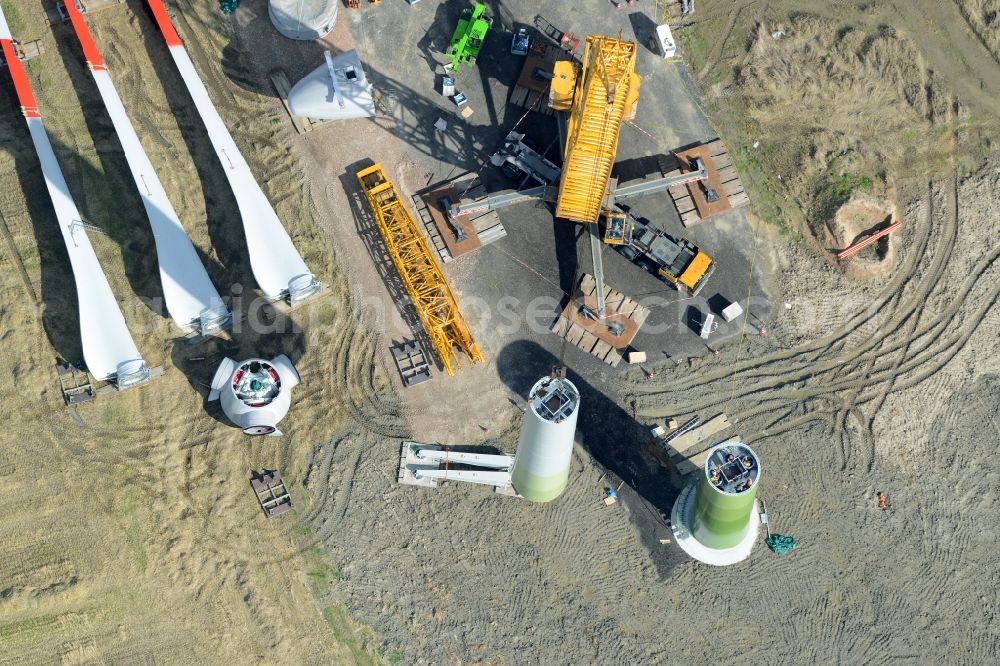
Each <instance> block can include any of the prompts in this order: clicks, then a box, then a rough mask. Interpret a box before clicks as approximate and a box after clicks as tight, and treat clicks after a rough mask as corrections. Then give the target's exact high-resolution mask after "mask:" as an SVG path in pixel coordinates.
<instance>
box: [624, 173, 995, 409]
mask: <svg viewBox="0 0 1000 666" xmlns="http://www.w3.org/2000/svg"><path fill="white" fill-rule="evenodd" d="M956 189H957V183H956V182H952V187H951V190H952V191H953V192H955V191H956ZM956 196H957V195H956ZM956 201H957V199H956ZM951 209H952V210H950V211H949V213H950V215H949V216H948V219H947V223H946V224H944V225H942V226H943V232H942V235H941V241H939V244H938V245H939V247H938V250H937V251H936V252H935V253H934V255H933V258H932V260H931V264H930V267H929V268H928V269H927V271H926V272H924V274H923V276H922V279H921V281H920V283H919V284H918V286H917V291H916V294H914V295H912V296H911V297H909V298H908V299H907V301H906V303H907V305H906V306H905V307H903V308H900V309H898V310H897V311H896V312H893V313H892V314H891V316H890V320H889V322H888V323H887V324H886V325H883V326H880V327H878V329H877V331H876V333H875V334H874V335H872V336H870V338H869V340H868V341H866V342H865V343H863V344H861V345H859V346H857V347H856V348H855V349H854V350H852V351H851V352H850V353H847V354H843V355H841V356H839V357H835V358H832V359H828V360H826V361H823V362H821V363H819V364H817V365H814V366H812V367H808V366H807V367H804V368H803V369H801V370H792V371H789V370H788V368H786V367H783V366H781V365H778V364H775V363H774V362H773V361H772V362H771V363H770V364H768V366H765V367H763V368H761V369H760V370H759V371H758V372H757V373H755V375H754V376H753V377H745V378H743V379H744V386H742V387H741V388H740V389H738V390H736V391H735V392H734V393H733V394H732V395H734V396H735V397H738V398H748V397H750V396H753V395H756V394H759V393H763V392H768V393H772V398H777V399H778V400H779V402H780V397H781V396H780V394H779V396H773V391H774V390H775V389H780V388H782V387H786V386H789V385H794V384H795V383H797V382H806V381H807V380H809V379H811V378H815V377H816V376H817V375H822V374H825V373H828V372H830V371H834V373H835V374H836V372H837V371H842V370H843V368H844V367H845V365H848V364H851V363H854V362H856V361H858V360H864V359H865V358H867V356H866V355H868V354H872V353H875V354H876V355H877V356H882V355H884V354H885V353H886V352H887V351H893V350H900V349H906V348H908V347H909V346H910V345H912V344H913V342H914V340H915V339H916V338H918V337H921V336H923V335H926V334H928V333H933V332H935V328H937V327H946V326H947V325H948V324H949V323H950V321H951V320H952V319H953V318H954V317H955V316H956V314H957V312H958V310H959V308H960V306H961V303H962V299H961V298H956V299H954V300H953V301H952V306H951V307H949V308H946V309H945V310H944V311H942V312H941V313H939V314H938V315H937V316H936V317H935V318H934V319H933V320H932V321H931V322H930V323H929V324H928V325H926V326H925V327H921V329H919V330H918V335H916V336H905V337H904V339H903V340H896V341H893V342H892V343H890V344H888V345H887V344H886V340H890V339H892V336H893V334H895V333H898V332H899V330H900V327H901V326H903V325H904V324H905V323H906V322H907V321H908V320H911V318H912V320H913V321H916V318H917V317H919V314H920V313H921V312H922V308H923V304H924V303H926V300H927V296H928V294H929V293H931V292H932V291H934V290H935V289H936V288H938V287H940V286H941V285H942V283H943V281H942V275H943V272H944V269H945V266H946V262H947V259H948V258H949V257H950V256H951V253H952V251H953V249H954V243H955V239H956V237H957V205H953V206H952V207H951ZM991 261H992V258H990V257H988V258H986V259H984V260H983V262H980V267H981V266H982V265H983V264H984V263H986V262H991ZM977 268H979V267H977ZM981 276H982V272H981V271H979V272H976V273H974V274H973V275H971V276H970V277H969V279H967V280H966V283H965V285H964V286H963V287H962V288H961V289H960V296H964V295H965V292H966V291H967V290H969V289H971V288H972V287H973V286H974V285H975V283H976V282H977V281H978V280H979V279H980V278H981ZM988 307H989V306H986V307H985V308H984V309H988ZM977 325H978V321H977V320H976V319H975V318H972V319H971V323H970V324H969V325H968V326H967V329H968V330H967V331H966V332H967V333H968V335H971V333H972V330H973V329H974V328H975V327H976V326H977ZM964 337H966V338H967V337H968V336H964ZM928 344H930V343H928ZM880 346H881V347H886V346H887V347H888V348H887V349H885V350H884V351H880V350H879V349H878V348H879V347H880ZM920 351H922V349H918V352H920ZM956 351H957V350H956ZM933 353H940V350H938V351H937V352H933ZM928 359H929V356H928V355H927V354H920V353H917V354H915V355H914V358H913V359H912V360H911V361H910V362H909V363H908V364H903V363H902V360H898V361H897V362H894V363H893V364H892V366H891V367H890V370H889V372H890V373H892V372H905V371H906V370H907V369H909V368H911V367H914V366H915V365H918V364H921V363H925V362H926V361H927V360H928ZM892 368H895V370H894V371H893V370H892ZM857 374H858V373H857V372H852V373H850V374H849V375H848V377H850V378H849V379H847V380H842V381H840V382H836V381H835V382H833V383H832V384H831V387H830V391H833V390H837V391H843V390H849V391H850V390H853V391H858V392H860V390H861V389H862V387H865V386H867V385H869V384H870V383H872V382H876V381H879V380H883V379H885V377H884V375H885V374H886V370H885V368H884V367H883V366H878V365H877V364H876V365H875V366H874V367H873V372H872V373H869V378H868V380H867V381H866V379H865V378H864V377H857ZM717 376H718V373H717ZM890 376H891V375H890ZM762 377H764V378H767V379H766V380H765V381H761V378H762ZM750 379H756V380H757V381H753V382H750V381H748V380H750ZM716 381H717V380H716ZM712 383H714V382H713V381H712V380H710V379H709V380H705V381H703V382H701V384H702V385H707V384H712ZM830 391H826V390H824V389H811V390H810V389H805V390H803V389H801V388H800V389H798V390H797V391H796V392H795V393H794V394H792V395H786V396H785V399H789V398H794V399H803V398H806V397H818V396H820V395H823V394H824V393H829V392H830ZM653 396H656V397H659V394H647V395H645V396H641V397H640V398H639V399H638V401H637V408H638V409H637V411H638V413H639V414H641V415H644V416H653V415H656V416H660V415H662V413H676V411H677V410H676V409H675V407H676V406H675V405H667V406H662V403H660V405H659V406H657V407H651V405H656V404H657V402H658V400H657V399H656V397H653ZM726 396H727V393H726V392H725V391H719V392H716V393H715V394H713V395H710V396H709V397H707V398H705V399H704V400H703V401H701V402H695V403H694V404H692V405H689V407H690V409H689V410H688V411H691V412H697V411H701V410H704V409H707V408H710V407H717V406H718V405H720V404H722V402H723V401H724V400H726V399H727V398H726ZM851 407H852V405H850V404H848V405H845V408H846V409H847V410H850V408H851ZM756 411H757V412H760V411H762V410H761V409H760V408H758V409H757V410H756ZM654 412H661V413H654Z"/></svg>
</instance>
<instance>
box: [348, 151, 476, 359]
mask: <svg viewBox="0 0 1000 666" xmlns="http://www.w3.org/2000/svg"><path fill="white" fill-rule="evenodd" d="M358 182H360V183H361V189H362V191H363V192H364V193H365V197H366V198H367V199H368V203H369V205H371V208H372V213H374V215H375V222H376V223H377V224H378V229H379V232H381V234H382V239H383V240H384V241H385V246H386V249H387V250H388V251H389V256H390V257H392V263H393V265H395V267H396V270H397V271H398V272H399V277H400V279H402V281H403V286H405V287H406V292H407V293H408V294H409V295H410V300H412V301H413V306H414V307H415V308H416V310H417V314H418V315H419V316H420V320H421V321H422V322H423V324H424V329H425V330H426V331H427V336H428V337H429V338H430V341H431V344H432V345H434V350H435V351H436V352H437V355H438V358H440V359H441V363H442V364H443V365H444V369H445V371H447V373H448V374H449V375H454V374H455V368H456V367H462V364H461V362H460V361H459V355H460V352H464V353H465V355H466V356H467V357H468V358H469V359H470V360H471V361H472V362H474V363H475V362H479V363H482V361H483V355H482V352H480V351H479V347H477V346H476V343H475V341H474V340H473V339H472V334H471V333H470V332H469V327H468V325H467V324H466V323H465V319H463V318H462V313H461V312H459V311H458V303H457V302H456V301H455V296H454V294H452V293H451V288H450V287H448V283H447V282H446V281H445V279H444V274H443V273H442V272H441V268H440V266H438V263H437V260H435V259H434V255H433V254H432V253H431V249H430V246H429V245H428V244H427V239H426V238H425V237H424V235H423V234H422V233H421V232H420V227H419V226H418V225H417V223H416V221H415V220H414V219H413V216H412V215H410V211H409V210H408V209H407V208H406V206H405V205H404V204H403V200H402V199H401V198H400V197H399V193H398V192H396V187H395V186H394V185H393V184H392V181H391V180H389V178H388V176H386V175H385V171H384V170H383V169H382V165H381V164H376V165H375V166H372V167H369V168H367V169H362V170H361V171H359V172H358Z"/></svg>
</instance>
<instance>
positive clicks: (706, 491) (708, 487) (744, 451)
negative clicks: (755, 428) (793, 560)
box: [691, 443, 760, 550]
mask: <svg viewBox="0 0 1000 666" xmlns="http://www.w3.org/2000/svg"><path fill="white" fill-rule="evenodd" d="M759 478H760V464H759V462H758V460H757V456H756V454H754V452H753V451H752V450H751V449H750V447H749V446H747V445H746V444H738V443H734V444H732V445H725V444H723V445H720V446H718V447H716V448H715V449H713V450H712V452H711V454H710V455H709V457H708V460H707V461H706V463H705V469H704V471H703V473H702V474H701V476H700V479H699V481H698V488H697V490H696V499H695V507H694V515H693V516H692V519H691V533H692V535H694V538H695V539H697V540H698V541H699V542H700V543H701V544H703V545H705V546H707V547H709V548H714V549H719V550H721V549H725V548H733V547H734V546H736V545H738V544H739V543H740V542H741V541H742V540H743V538H744V537H745V536H746V534H747V530H749V529H750V521H751V517H752V515H753V503H754V499H755V498H756V497H757V481H758V479H759Z"/></svg>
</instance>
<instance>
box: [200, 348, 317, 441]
mask: <svg viewBox="0 0 1000 666" xmlns="http://www.w3.org/2000/svg"><path fill="white" fill-rule="evenodd" d="M299 382H300V379H299V373H298V372H297V371H296V370H295V366H294V365H292V361H291V359H289V358H288V357H287V356H285V355H284V354H282V355H281V356H275V357H274V358H272V359H271V360H270V361H265V360H264V359H261V358H251V359H247V360H245V361H240V362H238V363H237V362H236V361H234V360H233V359H231V358H226V359H223V361H222V363H221V364H219V369H218V370H216V371H215V377H213V378H212V390H211V391H210V392H209V394H208V401H209V402H212V401H215V400H218V401H219V402H220V403H221V404H222V411H223V412H225V414H226V417H228V418H229V420H230V421H232V422H233V423H234V424H236V426H237V427H239V428H240V429H242V430H243V432H244V434H247V435H270V436H272V437H277V436H280V435H281V431H280V430H278V422H279V421H281V419H283V418H284V417H285V414H287V413H288V409H289V407H291V405H292V388H293V387H295V386H298V384H299Z"/></svg>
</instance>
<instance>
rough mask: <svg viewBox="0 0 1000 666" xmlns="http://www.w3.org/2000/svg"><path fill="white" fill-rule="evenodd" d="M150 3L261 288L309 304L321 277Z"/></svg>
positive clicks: (159, 7) (162, 14)
mask: <svg viewBox="0 0 1000 666" xmlns="http://www.w3.org/2000/svg"><path fill="white" fill-rule="evenodd" d="M148 2H149V6H150V9H152V11H153V17H154V18H155V19H156V22H157V24H158V25H159V27H160V32H161V33H162V34H163V38H164V39H165V40H166V42H167V48H168V49H169V51H170V55H171V56H172V57H173V59H174V63H176V65H177V69H178V71H179V72H180V74H181V78H182V79H184V83H185V85H186V86H187V89H188V93H189V94H190V95H191V99H192V100H194V104H195V107H196V108H197V109H198V115H200V116H201V119H202V122H203V123H205V128H206V129H207V130H208V137H209V139H210V140H211V142H212V147H213V148H215V154H216V155H217V156H218V158H219V161H220V162H221V163H222V168H223V171H225V174H226V178H228V179H229V185H230V186H231V187H232V189H233V194H234V195H235V197H236V203H237V205H238V206H239V209H240V216H241V217H242V218H243V230H244V233H245V234H246V239H247V249H248V250H249V254H250V267H251V269H252V270H253V275H254V278H255V279H256V280H257V284H258V285H259V286H260V288H261V290H262V291H263V292H264V294H265V295H266V296H267V297H268V298H271V299H279V298H284V297H286V296H287V297H288V298H289V299H290V300H291V302H292V303H293V304H294V303H297V302H300V301H303V300H305V299H306V298H308V297H310V296H312V295H313V294H315V293H316V292H317V291H318V290H319V284H318V283H317V282H316V278H315V277H314V276H313V274H312V273H310V272H309V268H308V267H307V266H306V263H305V261H303V260H302V256H301V255H300V254H299V252H298V250H296V249H295V245H293V244H292V239H291V238H290V237H289V236H288V232H287V231H285V228H284V227H283V226H282V224H281V220H279V219H278V215H277V214H276V213H275V212H274V208H273V207H272V206H271V202H269V201H268V200H267V196H265V194H264V192H263V190H261V188H260V185H259V184H258V183H257V180H256V179H255V178H254V175H253V172H251V171H250V167H249V165H247V163H246V160H245V159H244V158H243V155H242V154H241V153H240V150H239V148H237V146H236V142H235V141H233V137H232V135H231V134H230V133H229V130H228V129H227V128H226V124H225V123H224V122H223V121H222V118H221V117H220V116H219V112H218V111H217V110H216V108H215V104H213V103H212V99H211V97H209V95H208V91H207V90H206V89H205V84H204V83H203V82H202V80H201V77H200V76H199V75H198V71H197V70H196V69H195V67H194V63H192V62H191V58H190V57H189V56H188V53H187V50H186V49H185V48H184V44H183V42H182V41H181V39H180V37H179V36H178V35H177V32H176V31H175V30H174V27H173V24H172V23H171V22H170V17H169V16H168V15H167V11H166V8H165V7H164V5H163V2H162V0H148Z"/></svg>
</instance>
